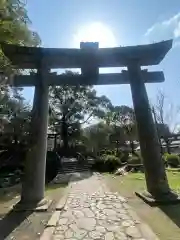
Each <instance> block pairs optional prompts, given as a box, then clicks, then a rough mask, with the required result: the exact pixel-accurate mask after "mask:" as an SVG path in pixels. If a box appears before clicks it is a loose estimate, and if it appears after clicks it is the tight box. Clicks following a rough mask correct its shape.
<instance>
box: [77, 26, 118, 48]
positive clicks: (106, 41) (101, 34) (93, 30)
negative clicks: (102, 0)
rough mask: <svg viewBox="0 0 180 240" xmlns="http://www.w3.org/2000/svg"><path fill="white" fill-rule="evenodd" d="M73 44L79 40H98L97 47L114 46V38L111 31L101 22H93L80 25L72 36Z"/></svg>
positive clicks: (78, 42) (78, 43)
mask: <svg viewBox="0 0 180 240" xmlns="http://www.w3.org/2000/svg"><path fill="white" fill-rule="evenodd" d="M74 38H75V39H74V40H75V41H74V42H75V45H76V47H77V45H78V46H80V42H99V47H101V48H104V47H115V46H116V39H115V36H114V34H113V32H112V31H111V30H110V28H108V26H106V25H104V24H103V23H101V22H94V23H91V24H89V25H85V26H83V27H81V28H80V29H79V30H78V32H77V34H76V35H75V37H74Z"/></svg>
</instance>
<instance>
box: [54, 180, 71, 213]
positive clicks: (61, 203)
mask: <svg viewBox="0 0 180 240" xmlns="http://www.w3.org/2000/svg"><path fill="white" fill-rule="evenodd" d="M70 188H71V183H70V182H69V184H68V186H67V188H66V189H65V190H64V192H63V196H62V198H61V199H60V200H59V202H58V203H57V205H56V211H62V210H63V209H64V207H65V205H66V201H67V198H68V193H69V192H70Z"/></svg>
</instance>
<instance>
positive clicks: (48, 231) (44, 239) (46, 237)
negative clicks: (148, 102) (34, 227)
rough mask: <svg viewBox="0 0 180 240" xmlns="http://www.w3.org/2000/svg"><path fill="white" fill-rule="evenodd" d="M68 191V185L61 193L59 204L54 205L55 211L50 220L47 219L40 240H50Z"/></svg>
mask: <svg viewBox="0 0 180 240" xmlns="http://www.w3.org/2000/svg"><path fill="white" fill-rule="evenodd" d="M69 191H70V185H69V184H68V186H67V187H66V189H65V190H64V191H63V196H62V197H61V198H60V200H59V202H58V203H57V205H56V209H55V211H54V212H53V214H52V216H51V218H50V219H49V221H48V223H47V225H46V228H45V229H44V231H43V233H42V235H41V237H40V240H51V239H52V236H53V233H54V231H55V228H56V225H57V222H58V220H59V216H60V215H61V211H62V210H63V209H64V206H65V204H66V201H67V197H68V193H69Z"/></svg>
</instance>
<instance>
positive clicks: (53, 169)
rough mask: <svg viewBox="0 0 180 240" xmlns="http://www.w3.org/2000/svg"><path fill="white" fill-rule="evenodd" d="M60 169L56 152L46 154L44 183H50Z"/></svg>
mask: <svg viewBox="0 0 180 240" xmlns="http://www.w3.org/2000/svg"><path fill="white" fill-rule="evenodd" d="M59 167H60V158H59V155H58V154H57V153H56V152H51V151H48V152H47V157H46V182H50V181H52V180H53V178H55V176H56V175H57V173H58V170H59Z"/></svg>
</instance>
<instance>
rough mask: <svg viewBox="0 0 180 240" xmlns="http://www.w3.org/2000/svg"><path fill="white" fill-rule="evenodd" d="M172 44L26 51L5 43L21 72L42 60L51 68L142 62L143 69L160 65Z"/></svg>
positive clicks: (9, 55) (6, 49) (7, 54)
mask: <svg viewBox="0 0 180 240" xmlns="http://www.w3.org/2000/svg"><path fill="white" fill-rule="evenodd" d="M172 42H173V41H172V40H168V41H163V42H159V43H153V44H148V45H138V46H127V47H115V48H98V49H92V48H91V50H90V51H87V49H70V48H69V49H67V48H42V47H24V46H17V45H12V44H5V43H2V44H1V47H2V50H3V52H4V54H5V55H6V56H7V57H8V58H9V59H10V60H11V62H12V64H13V65H14V66H15V67H17V68H21V69H36V68H37V66H38V63H40V61H41V59H42V57H43V61H44V62H46V64H47V65H48V67H49V68H51V69H52V68H81V67H82V66H84V64H86V65H88V64H89V65H92V62H93V63H95V64H96V65H97V67H123V66H127V62H128V60H129V59H138V61H139V64H140V65H141V66H148V65H157V64H159V63H160V62H161V61H162V60H163V58H164V57H165V55H166V54H167V52H168V51H169V50H170V49H171V47H172Z"/></svg>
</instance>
